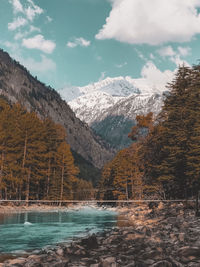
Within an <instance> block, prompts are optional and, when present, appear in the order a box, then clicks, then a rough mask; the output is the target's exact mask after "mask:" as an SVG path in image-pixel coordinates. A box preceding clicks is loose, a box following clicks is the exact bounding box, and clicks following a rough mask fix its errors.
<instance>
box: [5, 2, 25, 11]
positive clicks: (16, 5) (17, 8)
mask: <svg viewBox="0 0 200 267" xmlns="http://www.w3.org/2000/svg"><path fill="white" fill-rule="evenodd" d="M9 2H10V3H11V5H12V7H13V12H14V14H17V13H19V12H21V13H23V12H24V9H23V6H22V4H21V2H20V0H9Z"/></svg>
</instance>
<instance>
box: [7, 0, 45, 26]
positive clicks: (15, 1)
mask: <svg viewBox="0 0 200 267" xmlns="http://www.w3.org/2000/svg"><path fill="white" fill-rule="evenodd" d="M9 2H10V4H11V5H12V7H13V13H14V14H15V15H16V14H17V13H22V14H24V15H25V17H26V18H27V19H28V20H30V21H33V20H34V18H35V16H36V15H40V14H42V13H43V12H44V10H43V9H42V8H41V7H39V6H37V5H36V4H35V3H34V2H33V1H32V0H27V4H28V5H27V7H24V6H23V5H22V4H21V2H20V0H9Z"/></svg>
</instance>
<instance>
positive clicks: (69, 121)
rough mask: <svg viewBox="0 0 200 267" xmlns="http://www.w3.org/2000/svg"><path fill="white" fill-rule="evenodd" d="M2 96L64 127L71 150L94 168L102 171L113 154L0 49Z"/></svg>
mask: <svg viewBox="0 0 200 267" xmlns="http://www.w3.org/2000/svg"><path fill="white" fill-rule="evenodd" d="M0 95H3V96H5V97H6V98H7V99H9V100H10V101H11V102H12V103H16V102H19V103H20V104H21V105H22V106H24V107H25V108H26V109H27V110H28V111H35V112H36V113H37V114H38V116H39V117H41V118H45V117H50V118H51V119H52V120H53V121H54V122H56V123H58V124H61V125H63V126H64V128H65V129H66V132H67V141H68V143H69V144H70V146H71V148H72V150H74V151H75V152H76V153H78V154H80V155H81V156H82V157H84V158H85V159H86V160H88V161H89V162H91V163H92V164H93V165H94V166H96V167H98V168H101V167H102V166H103V165H104V164H105V163H106V162H107V161H108V160H110V159H111V158H112V157H113V155H114V152H113V151H111V150H109V146H108V145H106V143H105V142H104V141H102V140H101V139H100V137H98V136H96V135H95V134H94V132H93V131H92V130H91V129H90V128H89V127H88V125H87V124H86V123H84V122H82V121H81V120H80V119H79V118H77V117H76V116H75V114H74V113H73V111H72V110H71V108H70V107H69V105H68V104H67V103H66V102H65V101H64V100H63V99H62V98H61V97H60V95H59V93H58V92H57V91H55V90H54V89H52V88H51V87H49V86H46V85H45V84H44V83H42V82H40V81H38V80H37V77H35V78H34V77H33V76H32V75H31V74H30V72H29V71H28V70H27V69H26V68H25V67H23V66H22V65H21V64H19V62H16V61H15V60H13V59H12V58H11V57H10V56H9V54H8V53H7V52H5V51H3V50H2V49H0Z"/></svg>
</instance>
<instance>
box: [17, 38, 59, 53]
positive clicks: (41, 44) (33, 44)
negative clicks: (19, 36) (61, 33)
mask: <svg viewBox="0 0 200 267" xmlns="http://www.w3.org/2000/svg"><path fill="white" fill-rule="evenodd" d="M22 45H23V46H24V47H26V48H29V49H39V50H41V51H43V52H44V53H47V54H51V53H52V52H53V50H54V49H55V47H56V44H55V43H54V42H53V41H51V40H45V39H44V36H43V35H41V34H38V35H36V36H34V37H33V38H28V39H25V38H24V39H23V40H22Z"/></svg>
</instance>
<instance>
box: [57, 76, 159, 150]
mask: <svg viewBox="0 0 200 267" xmlns="http://www.w3.org/2000/svg"><path fill="white" fill-rule="evenodd" d="M148 86H151V87H148ZM163 91H164V89H163V88H161V89H160V88H159V89H158V88H156V87H155V86H153V85H152V84H151V85H148V84H146V83H145V82H144V81H143V79H132V78H130V77H116V78H106V79H105V80H102V81H99V82H97V83H93V84H89V85H87V86H85V87H75V88H74V87H73V88H68V89H67V90H66V89H65V90H64V89H63V90H62V91H60V93H61V95H62V96H63V98H65V99H66V101H68V104H69V105H70V107H71V108H72V110H73V111H74V112H75V114H76V116H77V117H78V118H80V119H81V120H82V121H84V122H86V123H88V124H89V125H90V126H91V127H92V128H93V129H94V130H95V131H96V132H97V134H99V135H100V136H101V137H103V138H104V139H105V140H106V141H107V142H109V143H110V144H111V145H113V146H114V147H116V148H118V149H121V148H123V147H126V146H128V145H129V144H130V142H131V141H130V140H129V139H128V137H127V136H128V133H129V132H130V130H131V128H132V126H133V125H134V124H135V118H136V116H137V115H138V114H147V113H148V112H150V111H152V112H153V113H154V114H158V112H159V111H160V110H161V106H162V103H163Z"/></svg>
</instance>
